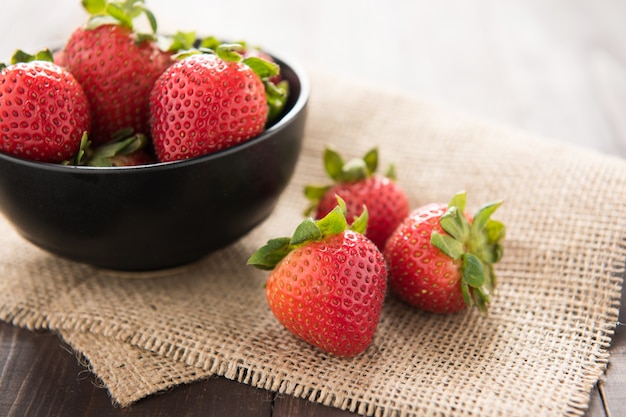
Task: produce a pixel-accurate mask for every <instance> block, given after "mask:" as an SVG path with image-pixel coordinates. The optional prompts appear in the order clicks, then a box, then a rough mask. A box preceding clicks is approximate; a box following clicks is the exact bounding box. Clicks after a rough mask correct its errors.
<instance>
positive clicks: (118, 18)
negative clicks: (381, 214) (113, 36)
mask: <svg viewBox="0 0 626 417" xmlns="http://www.w3.org/2000/svg"><path fill="white" fill-rule="evenodd" d="M81 3H82V5H83V8H84V9H85V10H86V11H87V13H89V16H90V18H89V21H88V22H87V28H90V29H94V28H96V27H98V26H101V25H110V24H114V25H120V26H124V27H127V28H128V29H131V30H134V21H135V19H137V18H138V17H140V16H142V15H143V16H145V17H146V19H147V21H148V23H149V25H150V29H151V30H152V35H144V38H147V37H150V36H153V35H154V34H155V33H156V31H157V20H156V17H155V16H154V14H153V13H152V12H151V11H150V9H148V8H147V7H146V6H145V4H144V1H143V0H125V1H110V0H82V2H81Z"/></svg>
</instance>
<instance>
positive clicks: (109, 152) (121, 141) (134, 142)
mask: <svg viewBox="0 0 626 417" xmlns="http://www.w3.org/2000/svg"><path fill="white" fill-rule="evenodd" d="M147 146H148V138H147V137H146V136H145V135H144V134H141V133H134V132H133V129H132V128H128V129H121V130H119V131H118V132H115V133H114V134H113V136H112V138H111V141H109V142H107V143H104V144H102V145H100V146H97V147H93V146H92V143H91V141H90V140H89V137H88V135H87V133H86V132H85V133H83V137H82V139H81V143H80V148H79V150H78V152H77V153H76V156H75V157H74V158H73V159H71V160H69V161H65V162H64V165H80V166H93V167H112V166H114V165H115V162H116V158H117V157H123V156H126V155H131V154H132V153H134V152H137V151H139V150H141V149H146V148H147Z"/></svg>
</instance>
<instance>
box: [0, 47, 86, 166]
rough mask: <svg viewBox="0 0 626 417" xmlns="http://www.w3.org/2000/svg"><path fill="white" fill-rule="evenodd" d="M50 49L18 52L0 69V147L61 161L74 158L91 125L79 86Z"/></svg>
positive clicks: (13, 152)
mask: <svg viewBox="0 0 626 417" xmlns="http://www.w3.org/2000/svg"><path fill="white" fill-rule="evenodd" d="M52 59H53V58H52V54H51V53H50V52H49V51H43V52H40V53H38V54H36V55H34V56H32V55H28V54H26V53H24V52H22V51H17V52H16V54H15V55H14V56H13V58H12V61H11V65H9V66H4V65H3V69H2V71H1V72H0V135H1V136H0V138H1V139H0V151H2V152H5V153H8V154H11V155H15V156H18V157H22V158H27V159H31V160H37V161H43V162H52V163H60V162H62V161H64V160H67V159H70V158H72V157H73V156H74V155H75V154H76V152H77V151H78V149H79V146H80V141H81V138H82V136H83V134H84V133H85V132H88V131H89V129H90V126H91V119H90V116H89V102H88V100H87V96H86V95H85V93H84V91H83V89H82V87H81V85H80V84H79V83H78V82H77V80H76V79H75V78H74V77H73V76H72V74H70V73H69V72H68V71H66V70H65V69H63V68H61V67H60V66H58V65H56V64H54V63H53V62H52Z"/></svg>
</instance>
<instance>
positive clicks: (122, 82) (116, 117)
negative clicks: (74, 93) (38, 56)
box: [59, 0, 171, 145]
mask: <svg viewBox="0 0 626 417" xmlns="http://www.w3.org/2000/svg"><path fill="white" fill-rule="evenodd" d="M131 3H132V4H131ZM83 4H84V5H85V8H86V9H87V11H89V12H90V13H91V15H92V17H91V18H90V20H89V22H88V23H87V25H86V26H84V27H79V28H77V29H76V30H75V31H74V32H73V33H72V35H71V36H70V38H69V40H68V42H67V43H66V45H65V48H64V50H63V52H62V55H61V56H60V57H59V59H62V62H63V63H64V65H65V67H66V68H67V69H68V70H69V71H70V72H71V73H72V74H74V76H75V77H76V79H77V80H78V81H79V82H80V83H81V84H82V85H83V88H84V89H85V92H86V93H87V97H88V98H89V102H90V104H91V111H92V120H93V132H92V134H91V138H90V139H91V141H92V142H93V143H94V144H96V145H99V144H102V143H105V142H108V141H109V140H111V136H112V135H113V134H114V133H115V132H117V131H119V130H121V129H125V128H132V129H133V130H134V131H136V132H140V133H146V134H147V133H148V131H149V126H148V119H149V114H148V105H149V95H150V90H151V88H152V85H153V84H154V81H155V80H156V79H157V78H158V77H159V75H161V73H162V72H163V71H164V70H165V68H167V67H168V66H169V65H170V63H171V60H170V54H169V53H166V52H163V51H161V50H160V49H159V48H158V46H157V43H156V41H155V37H154V36H152V35H140V34H138V33H136V32H135V31H134V30H133V20H132V17H131V16H135V15H137V14H138V13H139V11H142V12H146V13H148V16H149V17H150V20H151V23H152V24H153V25H152V29H153V30H156V23H155V20H154V17H153V16H152V15H151V14H149V12H148V11H147V10H146V9H145V7H143V2H142V1H134V2H128V1H126V2H113V1H109V2H104V1H102V2H98V1H89V0H87V1H84V2H83ZM102 6H104V7H102ZM111 10H114V11H115V13H114V15H115V19H114V18H113V16H111V15H107V13H108V12H110V11H111ZM116 19H119V20H116Z"/></svg>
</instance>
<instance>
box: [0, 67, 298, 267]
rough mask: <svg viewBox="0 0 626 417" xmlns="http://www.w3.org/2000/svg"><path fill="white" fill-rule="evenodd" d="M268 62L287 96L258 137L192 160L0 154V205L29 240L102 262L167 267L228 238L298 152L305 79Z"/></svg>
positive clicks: (250, 217) (279, 184) (260, 208)
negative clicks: (93, 160)
mask: <svg viewBox="0 0 626 417" xmlns="http://www.w3.org/2000/svg"><path fill="white" fill-rule="evenodd" d="M277 62H278V63H279V64H280V65H281V72H282V75H283V77H284V78H285V79H287V80H288V81H289V84H290V96H289V100H288V103H287V106H286V109H285V113H284V114H283V116H282V117H281V118H280V119H279V120H278V121H277V122H275V123H274V124H273V125H272V126H270V127H269V128H268V129H267V130H266V131H265V132H263V133H262V134H261V135H260V136H258V137H256V138H254V139H252V140H249V141H247V142H245V143H242V144H240V145H237V146H235V147H232V148H230V149H225V150H223V151H220V152H217V153H215V154H211V155H207V156H203V157H199V158H195V159H190V160H186V161H180V162H171V163H157V164H151V165H143V166H135V167H122V168H95V167H74V166H63V165H54V164H47V163H39V162H31V161H27V160H23V159H18V158H14V157H11V156H7V155H4V154H0V210H2V212H3V213H4V215H5V216H6V217H7V219H8V220H9V221H10V222H11V223H12V224H13V226H14V227H15V229H16V230H17V231H18V232H19V233H20V234H21V235H22V236H23V237H24V238H26V239H27V240H29V241H31V242H32V243H34V244H35V245H37V246H39V247H41V248H43V249H45V250H47V251H49V252H51V253H54V254H56V255H59V256H62V257H65V258H68V259H72V260H75V261H79V262H83V263H88V264H92V265H95V266H98V267H103V268H108V269H116V270H125V271H146V270H155V269H164V268H171V267H176V266H180V265H183V264H186V263H189V262H192V261H195V260H198V259H200V258H202V257H204V256H205V255H207V254H209V253H210V252H212V251H214V250H216V249H218V248H222V247H224V246H226V245H228V244H230V243H232V242H234V241H236V240H237V239H239V238H240V237H242V236H243V235H245V234H246V233H247V232H249V231H250V230H251V229H253V228H254V227H255V226H257V225H258V224H259V223H261V222H262V221H263V220H264V219H265V218H266V217H267V216H268V215H269V214H270V213H271V212H272V210H273V208H274V207H275V205H276V203H277V201H278V198H279V196H280V195H281V193H282V192H283V190H284V189H285V187H286V185H287V184H288V182H289V181H290V178H291V176H292V174H293V171H294V168H295V165H296V162H297V160H298V156H299V153H300V149H301V142H302V136H303V130H304V124H305V119H306V107H307V102H308V98H309V93H310V85H309V81H308V79H307V78H306V75H305V74H304V73H303V72H302V70H301V69H299V68H298V67H296V66H294V65H293V64H290V63H287V62H284V61H282V60H280V59H277Z"/></svg>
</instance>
